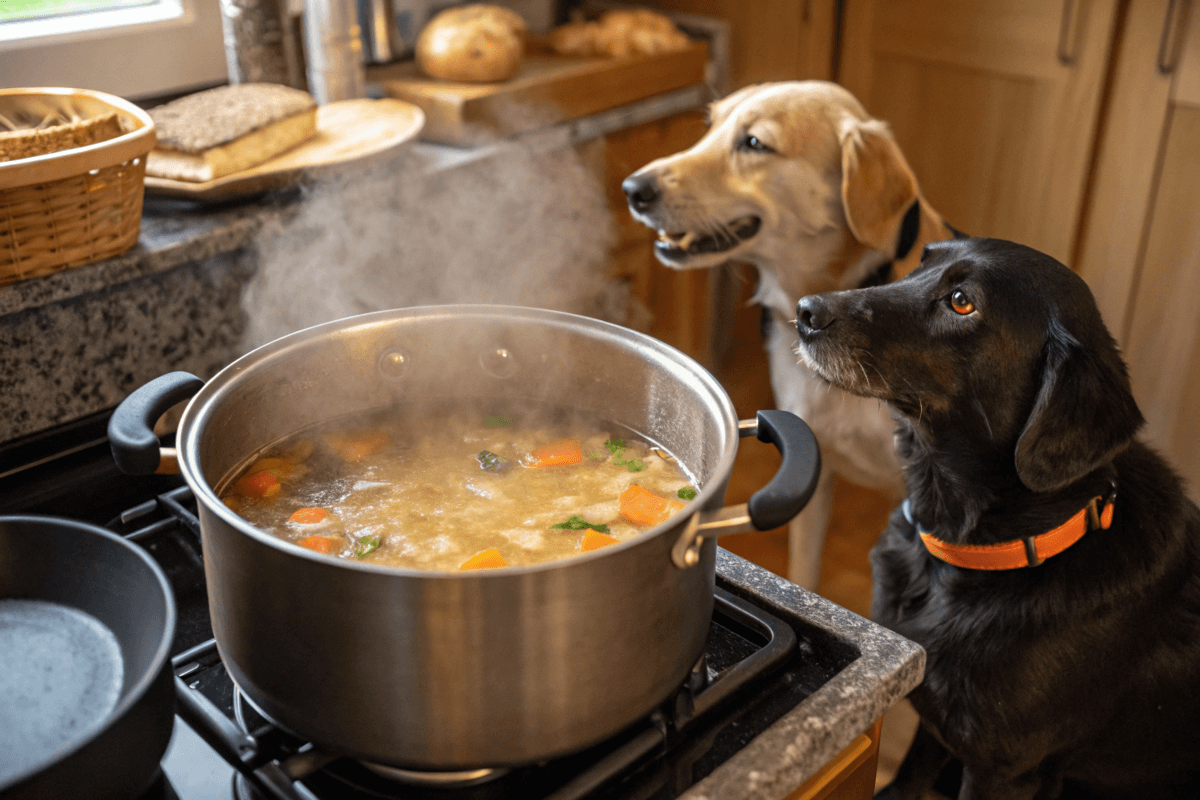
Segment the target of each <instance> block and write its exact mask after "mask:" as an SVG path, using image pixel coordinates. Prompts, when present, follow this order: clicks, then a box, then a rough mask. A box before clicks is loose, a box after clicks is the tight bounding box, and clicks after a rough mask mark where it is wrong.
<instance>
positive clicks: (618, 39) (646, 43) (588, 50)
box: [550, 8, 688, 57]
mask: <svg viewBox="0 0 1200 800" xmlns="http://www.w3.org/2000/svg"><path fill="white" fill-rule="evenodd" d="M687 43H688V38H687V35H686V34H684V33H683V31H681V30H679V29H678V28H676V27H675V23H673V22H671V20H670V19H669V18H668V17H665V16H663V15H662V14H658V13H655V12H653V11H649V10H647V9H643V8H639V9H632V10H625V9H617V10H614V11H606V12H605V13H604V14H602V15H600V18H599V19H598V20H596V21H595V22H583V21H578V22H568V23H567V24H566V25H561V26H559V27H558V28H555V29H554V30H553V31H551V32H550V46H551V47H552V48H553V49H554V51H555V52H556V53H558V54H559V55H564V56H613V57H621V56H635V55H642V56H647V55H653V54H655V53H667V52H671V51H674V50H681V49H683V48H684V47H686V46H687Z"/></svg>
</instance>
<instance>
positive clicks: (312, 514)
mask: <svg viewBox="0 0 1200 800" xmlns="http://www.w3.org/2000/svg"><path fill="white" fill-rule="evenodd" d="M328 516H329V512H328V511H326V510H325V509H323V508H316V507H309V508H298V509H296V510H295V511H293V512H292V515H291V516H290V517H288V522H298V523H300V524H301V525H316V524H317V523H318V522H322V521H324V519H325V518H326V517H328Z"/></svg>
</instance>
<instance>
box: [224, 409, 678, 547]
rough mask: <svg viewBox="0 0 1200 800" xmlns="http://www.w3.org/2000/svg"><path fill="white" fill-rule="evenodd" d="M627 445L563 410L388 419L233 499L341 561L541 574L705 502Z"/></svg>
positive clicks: (236, 489)
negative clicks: (536, 569)
mask: <svg viewBox="0 0 1200 800" xmlns="http://www.w3.org/2000/svg"><path fill="white" fill-rule="evenodd" d="M614 433H616V429H615V427H614V426H612V425H609V424H607V423H605V422H603V421H602V420H600V419H598V418H594V417H585V416H582V415H579V414H575V413H566V412H561V411H553V410H547V411H545V412H536V411H530V412H528V413H525V412H522V413H521V414H519V415H518V414H481V413H478V412H477V411H463V412H461V413H456V414H451V415H448V416H438V417H433V416H416V415H411V416H404V417H385V416H376V417H372V418H370V419H368V420H363V421H361V422H356V423H354V424H349V423H341V424H337V425H333V426H326V427H323V428H320V429H317V430H314V431H310V432H308V433H307V434H306V435H304V436H302V437H297V438H294V439H292V440H290V441H286V442H284V443H283V444H282V445H280V446H278V447H275V448H272V450H271V451H270V452H268V453H266V454H265V456H264V457H262V458H259V459H257V460H256V461H255V462H254V463H252V464H251V465H250V466H249V467H248V468H247V469H245V470H244V471H242V472H241V473H240V474H238V475H237V476H236V477H235V478H234V479H233V480H231V481H229V482H228V485H227V487H226V488H225V489H224V491H223V492H222V500H224V502H225V503H226V505H228V506H229V507H230V508H231V509H233V510H234V511H235V512H236V513H238V514H240V515H241V516H242V517H244V518H245V519H246V520H248V521H249V522H251V523H253V524H254V525H256V526H257V527H259V528H261V529H263V530H266V531H270V532H271V533H273V534H274V535H276V536H278V537H280V538H281V539H285V540H287V541H289V542H292V543H294V544H297V545H300V546H301V547H305V548H308V549H310V550H313V551H315V552H318V553H325V554H327V555H329V556H330V557H334V558H343V559H349V560H361V561H364V562H367V563H372V564H383V565H387V566H395V567H405V568H411V569H426V570H459V569H487V568H493V567H503V566H520V565H527V564H537V563H542V562H546V561H554V560H557V559H562V558H569V557H571V556H575V555H579V554H581V553H585V552H588V551H590V550H595V549H598V548H601V547H608V546H610V545H613V544H616V543H618V542H622V541H626V540H628V539H631V538H634V537H636V536H638V535H639V534H640V533H642V532H643V531H645V530H647V529H648V528H650V527H653V526H655V525H658V524H660V523H662V522H664V521H665V520H667V519H669V518H670V517H671V516H672V515H674V514H676V513H678V512H679V511H680V510H681V509H682V508H683V507H684V505H685V503H684V502H682V501H685V500H688V499H691V498H692V497H695V487H694V486H693V485H692V481H690V480H689V479H688V476H687V475H686V474H685V473H684V472H683V471H682V469H681V468H680V466H679V464H678V463H677V462H676V461H675V459H674V458H672V457H671V456H670V454H668V453H666V452H665V451H662V450H659V449H655V448H654V447H653V446H652V445H650V444H648V443H645V442H640V441H637V440H636V439H635V438H633V437H631V436H629V435H627V434H626V435H623V436H615V435H614ZM689 493H690V494H689Z"/></svg>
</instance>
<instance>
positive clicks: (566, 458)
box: [533, 439, 583, 467]
mask: <svg viewBox="0 0 1200 800" xmlns="http://www.w3.org/2000/svg"><path fill="white" fill-rule="evenodd" d="M579 461H583V448H582V447H580V446H579V440H578V439H560V440H559V441H557V442H550V444H544V445H542V446H541V447H539V448H537V449H535V450H534V451H533V466H535V467H558V466H562V465H565V464H575V463H577V462H579Z"/></svg>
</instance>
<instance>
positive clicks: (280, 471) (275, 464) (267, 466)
mask: <svg viewBox="0 0 1200 800" xmlns="http://www.w3.org/2000/svg"><path fill="white" fill-rule="evenodd" d="M295 470H296V465H295V464H293V463H291V462H290V461H284V460H283V459H282V458H260V459H259V460H258V461H255V462H254V464H253V465H251V467H250V469H249V470H247V472H250V473H251V474H253V473H255V472H269V473H271V474H272V475H274V476H275V477H276V478H286V477H287V476H288V475H291V474H292V473H293V472H295Z"/></svg>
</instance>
